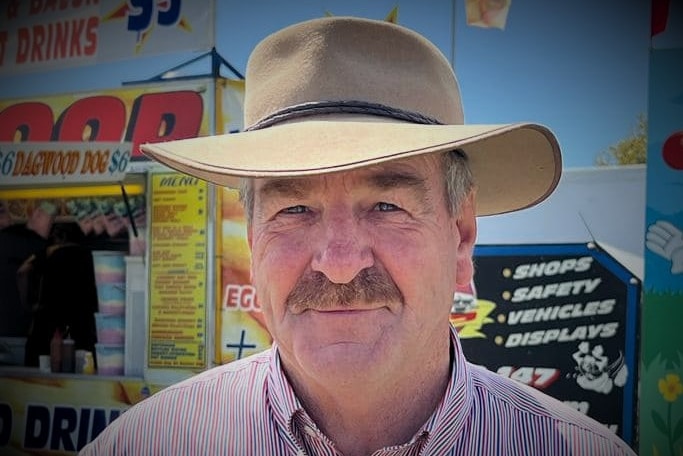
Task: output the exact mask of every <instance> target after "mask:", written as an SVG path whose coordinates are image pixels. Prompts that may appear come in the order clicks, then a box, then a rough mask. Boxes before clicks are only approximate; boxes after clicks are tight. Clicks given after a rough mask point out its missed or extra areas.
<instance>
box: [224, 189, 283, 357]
mask: <svg viewBox="0 0 683 456" xmlns="http://www.w3.org/2000/svg"><path fill="white" fill-rule="evenodd" d="M218 210H219V211H220V212H219V213H218V214H217V216H216V221H217V226H216V238H217V248H216V251H217V254H218V255H220V264H218V265H217V273H218V274H219V276H218V278H217V280H216V283H217V284H220V289H219V290H217V293H216V296H218V299H219V302H218V309H217V312H216V314H217V315H218V322H217V325H216V337H215V341H216V350H215V352H216V358H217V359H216V360H215V361H216V363H218V364H225V363H229V362H231V361H235V360H238V359H241V358H244V357H246V356H249V355H253V354H255V353H258V352H260V351H263V350H265V349H266V348H268V347H270V345H271V344H272V338H271V336H270V333H269V332H268V330H267V329H266V325H265V322H264V318H263V313H262V312H261V307H260V306H259V304H258V300H257V299H256V289H255V288H254V286H253V285H252V284H251V281H250V280H249V265H250V258H251V253H250V251H249V245H248V244H247V222H246V219H245V217H244V210H243V209H242V204H241V203H240V201H239V196H238V192H237V190H234V189H229V188H222V189H220V190H219V203H218Z"/></svg>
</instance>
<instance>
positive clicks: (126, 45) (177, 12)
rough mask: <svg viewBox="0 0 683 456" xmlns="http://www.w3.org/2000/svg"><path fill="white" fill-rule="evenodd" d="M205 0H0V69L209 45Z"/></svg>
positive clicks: (77, 63) (209, 3)
mask: <svg viewBox="0 0 683 456" xmlns="http://www.w3.org/2000/svg"><path fill="white" fill-rule="evenodd" d="M212 17H213V2H212V1H210V0H194V1H188V0H0V74H16V73H22V72H26V71H44V70H49V69H57V68H68V67H74V66H80V65H89V64H95V63H102V62H111V61H116V60H122V59H129V58H135V57H143V56H150V55H156V54H162V53H169V52H182V51H197V50H209V49H211V47H212V45H213V23H212Z"/></svg>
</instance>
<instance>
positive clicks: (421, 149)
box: [83, 18, 633, 456]
mask: <svg viewBox="0 0 683 456" xmlns="http://www.w3.org/2000/svg"><path fill="white" fill-rule="evenodd" d="M246 83H247V86H246V93H245V125H246V126H247V127H246V131H245V132H243V133H238V134H233V135H225V136H214V137H207V138H195V139H190V140H184V141H175V142H171V143H166V144H156V145H147V146H143V150H144V151H145V152H146V153H147V154H149V155H151V156H152V157H154V158H156V159H157V160H159V161H161V162H162V163H165V164H167V165H169V166H171V167H173V168H175V169H178V170H181V171H184V172H187V173H189V174H191V175H194V176H198V177H201V178H204V179H207V180H209V181H211V182H214V183H216V184H219V185H229V186H238V185H240V183H241V185H242V187H241V191H242V198H243V202H244V204H245V208H246V213H247V218H248V242H249V246H250V248H251V250H252V264H251V271H252V277H253V282H254V285H255V287H256V290H257V293H258V297H259V302H260V304H261V307H262V309H263V313H264V317H265V321H266V324H267V326H268V329H269V331H270V333H271V334H272V336H273V340H274V344H273V348H272V349H270V350H267V351H265V352H263V353H261V354H258V355H255V356H253V357H250V358H246V359H243V360H239V361H236V362H233V363H229V364H227V365H224V366H219V367H217V368H214V369H211V370H209V371H207V372H204V373H202V374H199V375H197V376H196V377H194V378H192V379H189V380H187V381H185V382H181V383H180V384H178V385H174V386H170V387H168V388H166V389H164V390H163V391H161V392H159V393H157V394H155V395H153V396H151V397H150V398H149V399H146V400H145V401H143V402H141V403H140V404H138V405H137V406H134V407H133V408H131V409H130V410H128V411H126V412H125V413H124V414H123V415H122V416H121V417H119V418H118V419H117V420H115V421H114V422H113V423H112V424H111V425H110V426H109V427H108V428H107V429H105V430H104V431H103V433H102V434H101V435H100V436H99V437H98V438H97V439H96V441H95V442H94V443H92V444H91V445H90V446H88V447H87V448H86V449H85V451H84V452H83V453H84V454H98V455H101V454H229V455H243V454H254V455H290V454H291V455H294V454H307V455H320V454H325V455H345V456H353V455H370V454H376V455H389V454H391V455H395V454H402V455H418V454H422V455H451V454H453V455H454V454H468V455H480V454H514V455H526V454H552V455H563V454H564V455H569V454H571V455H578V454H585V455H598V454H599V455H608V454H611V455H616V454H633V453H632V451H631V450H630V449H629V448H628V446H627V445H626V444H625V443H623V442H622V441H621V440H620V439H619V438H617V437H616V436H615V435H614V433H612V432H610V431H609V430H607V429H606V428H605V427H603V426H602V425H600V424H598V423H596V422H595V421H593V420H591V419H590V418H588V417H586V416H585V415H583V414H581V413H579V412H577V411H575V410H573V409H570V408H568V407H566V406H564V405H563V404H562V403H560V402H558V401H556V400H554V399H551V398H549V397H547V396H544V395H542V394H541V393H539V392H537V391H536V390H534V389H531V388H529V387H527V386H524V385H521V384H519V383H516V382H514V381H512V380H507V379H504V378H502V377H500V376H498V375H496V374H494V373H491V372H489V371H487V370H485V369H483V368H481V367H477V366H474V365H471V364H469V363H468V362H467V361H466V360H465V358H464V356H463V352H462V350H461V347H460V343H459V341H458V337H457V334H456V332H455V331H454V330H453V328H452V327H451V326H450V324H449V318H448V317H449V311H450V308H451V304H452V300H453V294H454V292H455V290H456V287H457V285H461V286H463V285H466V284H468V283H470V281H471V279H472V276H473V265H472V249H473V245H474V242H475V237H476V218H475V217H476V215H486V214H495V213H501V212H507V211H512V210H517V209H521V208H524V207H527V206H530V205H533V204H536V203H538V202H539V201H541V200H543V199H544V198H545V197H546V196H547V195H548V194H549V193H550V192H552V190H553V189H554V187H555V186H556V185H557V181H558V179H559V176H560V170H561V162H560V155H559V147H558V145H557V142H556V139H555V138H554V136H553V135H552V133H551V132H550V131H548V130H547V129H546V128H544V127H542V126H539V125H531V124H523V125H498V126H490V125H489V126H482V125H463V118H462V109H461V106H460V95H459V91H458V85H457V82H456V80H455V77H454V75H453V73H452V70H451V68H450V65H449V63H448V62H447V60H446V59H445V58H444V57H443V55H442V54H441V53H440V52H439V51H438V50H437V49H436V48H435V47H434V46H433V45H432V44H431V43H429V42H428V41H426V40H425V39H424V38H423V37H421V36H419V35H417V34H416V33H414V32H412V31H410V30H406V29H405V28H403V27H400V26H396V25H394V24H390V23H385V22H378V21H369V20H363V19H353V18H324V19H318V20H313V21H307V22H304V23H301V24H297V25H294V26H292V27H288V28H286V29H284V30H281V31H279V32H277V33H275V34H274V35H271V36H270V37H268V38H266V39H265V40H264V41H262V42H261V43H260V44H259V45H258V46H257V47H256V49H255V50H254V52H253V53H252V55H251V58H250V60H249V64H248V67H247V76H246ZM475 182H476V184H477V190H476V194H475V191H474V183H475ZM475 196H476V199H475Z"/></svg>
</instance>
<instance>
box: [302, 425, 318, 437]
mask: <svg viewBox="0 0 683 456" xmlns="http://www.w3.org/2000/svg"><path fill="white" fill-rule="evenodd" d="M304 432H305V433H306V434H307V435H308V436H309V437H317V436H318V433H317V432H315V429H313V427H312V426H308V425H307V426H304Z"/></svg>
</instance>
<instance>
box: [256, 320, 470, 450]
mask: <svg viewBox="0 0 683 456" xmlns="http://www.w3.org/2000/svg"><path fill="white" fill-rule="evenodd" d="M450 331H451V350H452V356H451V358H452V359H451V363H452V364H451V378H450V381H449V382H448V385H447V387H446V391H445V393H444V396H443V399H442V400H441V402H440V403H439V405H438V406H437V408H436V409H435V410H434V412H433V413H432V415H431V417H430V418H429V419H428V420H427V422H426V423H425V425H424V426H423V427H422V429H421V430H420V431H418V432H417V433H416V434H415V436H414V437H413V438H412V439H411V440H410V441H409V442H407V443H405V444H402V445H397V446H394V447H389V448H385V449H383V450H382V451H380V452H378V453H377V454H381V455H418V454H432V453H433V451H434V450H437V449H445V448H451V447H452V446H453V444H454V443H455V441H456V439H457V438H458V437H459V435H460V433H461V432H462V430H463V427H464V425H465V421H466V419H467V416H468V415H469V411H470V408H471V406H472V380H471V377H470V374H469V367H468V364H467V362H466V360H465V356H464V354H463V351H462V347H461V345H460V340H459V338H458V335H457V332H456V330H455V328H453V327H452V326H451V329H450ZM270 356H271V359H270V370H269V373H268V383H267V396H268V401H269V404H270V408H271V410H272V414H273V418H274V420H275V422H276V424H277V427H278V432H279V433H280V435H281V436H282V437H283V438H284V439H285V440H286V441H288V442H289V443H290V444H291V445H293V446H294V447H295V448H296V449H297V450H300V449H303V448H305V449H307V450H309V453H311V449H313V448H315V449H316V450H317V451H316V452H315V453H313V454H324V452H323V451H321V450H322V448H321V447H319V446H318V445H321V446H325V447H331V445H330V443H329V440H328V439H327V437H326V436H325V435H324V434H323V433H322V432H321V431H320V430H319V429H318V427H317V426H316V424H315V423H314V422H313V420H312V419H311V418H310V417H309V416H308V414H307V413H306V411H305V410H304V409H303V407H302V405H301V402H299V399H298V398H297V397H296V394H295V393H294V390H293V389H292V386H291V385H290V383H289V381H288V380H287V377H286V375H285V374H284V371H283V370H282V365H281V361H280V356H279V350H278V347H277V344H275V343H273V349H272V350H271V355H270ZM418 367H419V366H416V368H418Z"/></svg>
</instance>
